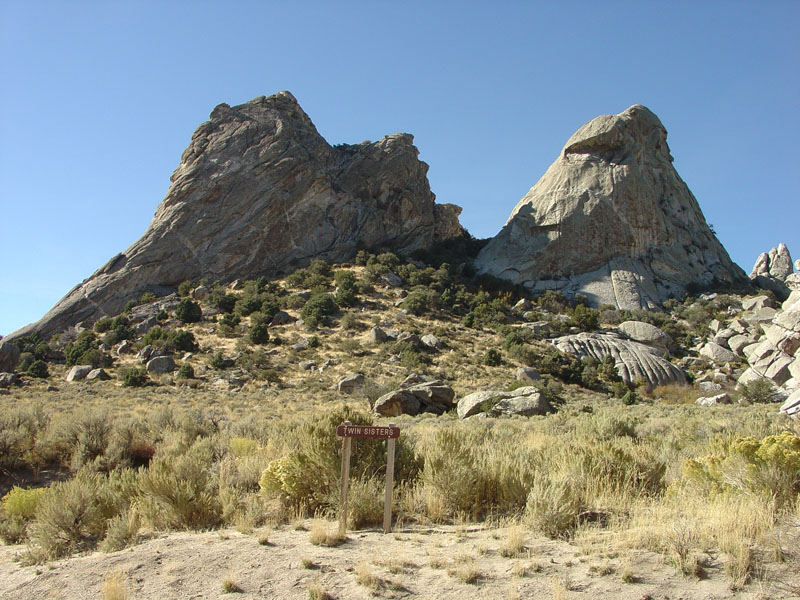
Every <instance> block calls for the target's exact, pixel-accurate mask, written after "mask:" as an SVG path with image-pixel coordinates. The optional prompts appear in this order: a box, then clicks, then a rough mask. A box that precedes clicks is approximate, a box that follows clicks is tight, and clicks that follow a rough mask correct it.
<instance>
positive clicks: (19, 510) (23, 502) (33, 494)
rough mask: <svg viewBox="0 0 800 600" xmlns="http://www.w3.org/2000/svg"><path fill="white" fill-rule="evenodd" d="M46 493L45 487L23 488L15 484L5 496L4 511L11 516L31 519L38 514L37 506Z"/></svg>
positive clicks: (3, 501) (26, 519)
mask: <svg viewBox="0 0 800 600" xmlns="http://www.w3.org/2000/svg"><path fill="white" fill-rule="evenodd" d="M45 493H46V490H45V489H44V488H35V489H22V488H21V487H17V486H14V487H13V488H11V491H10V492H8V493H7V494H6V495H5V496H3V500H2V503H3V511H5V513H6V514H7V515H8V516H10V517H20V518H21V519H24V520H25V521H30V520H31V519H33V518H34V516H36V507H37V506H38V505H39V502H40V501H41V499H42V497H43V496H44V494H45Z"/></svg>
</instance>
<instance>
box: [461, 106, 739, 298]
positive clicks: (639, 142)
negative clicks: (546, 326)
mask: <svg viewBox="0 0 800 600" xmlns="http://www.w3.org/2000/svg"><path fill="white" fill-rule="evenodd" d="M476 265H477V267H478V269H479V271H481V272H485V273H489V274H492V275H495V276H497V277H502V278H504V279H508V280H511V281H513V282H515V283H518V284H522V285H524V286H525V287H526V288H528V289H530V290H532V291H533V292H535V293H536V292H543V291H544V290H547V289H559V290H561V291H562V292H564V293H565V294H567V295H575V294H582V295H584V296H586V297H587V298H588V300H589V302H590V303H591V304H592V305H594V306H598V305H601V304H611V305H614V306H616V307H618V308H623V309H637V308H653V307H655V306H657V305H659V304H660V303H661V302H663V301H664V300H666V299H667V298H669V297H670V296H671V295H678V294H680V293H682V292H683V291H684V290H685V289H686V288H687V286H690V285H695V286H701V287H704V286H712V285H741V284H744V285H747V282H748V280H747V277H746V275H745V273H744V272H743V271H742V270H741V269H740V268H739V267H738V266H736V265H735V264H734V263H733V262H732V261H731V259H730V257H729V256H728V253H727V252H726V251H725V249H724V248H723V247H722V245H721V244H720V242H719V241H718V240H717V238H716V236H715V235H714V233H713V232H712V231H711V228H710V227H709V226H708V224H707V223H706V221H705V218H704V216H703V213H702V212H701V210H700V207H699V205H698V203H697V200H696V199H695V198H694V196H693V195H692V193H691V191H689V188H688V187H687V185H686V184H685V183H684V182H683V180H681V178H680V176H679V175H678V173H677V171H676V170H675V168H674V167H673V165H672V156H671V155H670V150H669V146H668V145H667V132H666V130H665V129H664V127H663V125H662V124H661V122H660V121H659V119H658V117H656V115H654V114H653V113H652V112H650V111H649V110H648V109H647V108H645V107H644V106H640V105H635V106H632V107H630V108H629V109H627V110H626V111H624V112H622V113H620V114H618V115H602V116H600V117H597V118H596V119H594V120H592V121H590V122H589V123H587V124H586V125H584V126H583V127H581V128H580V129H579V130H578V131H577V133H575V134H574V135H573V136H572V137H571V138H570V139H569V140H568V141H567V143H566V145H565V146H564V149H563V150H562V152H561V155H560V156H559V158H558V159H557V160H556V161H555V162H554V163H553V164H552V165H551V166H550V168H549V169H548V170H547V172H546V173H545V174H544V176H543V177H542V178H541V179H540V180H539V182H538V183H537V184H536V185H535V186H533V187H532V188H531V190H530V191H529V192H528V193H527V194H526V195H525V197H523V198H522V200H520V202H519V203H518V204H517V206H516V207H515V208H514V210H513V212H512V213H511V216H510V217H509V219H508V221H507V222H506V224H505V226H504V227H503V229H502V230H501V231H500V233H499V234H498V235H497V236H496V237H495V238H493V239H492V240H491V241H490V242H489V243H488V244H487V245H486V246H485V247H484V248H483V250H482V251H481V253H480V254H479V256H478V258H477V261H476Z"/></svg>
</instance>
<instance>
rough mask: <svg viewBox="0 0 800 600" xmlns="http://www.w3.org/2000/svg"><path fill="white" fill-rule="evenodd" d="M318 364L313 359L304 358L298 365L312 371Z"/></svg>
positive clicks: (304, 369)
mask: <svg viewBox="0 0 800 600" xmlns="http://www.w3.org/2000/svg"><path fill="white" fill-rule="evenodd" d="M316 365H317V363H315V362H314V361H313V360H303V361H300V362H299V363H298V365H297V366H298V367H300V368H301V369H302V370H303V371H311V370H313V369H314V367H315V366H316Z"/></svg>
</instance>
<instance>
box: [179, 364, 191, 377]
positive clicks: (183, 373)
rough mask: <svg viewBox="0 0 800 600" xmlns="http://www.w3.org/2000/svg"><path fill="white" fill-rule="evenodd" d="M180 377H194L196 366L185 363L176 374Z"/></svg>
mask: <svg viewBox="0 0 800 600" xmlns="http://www.w3.org/2000/svg"><path fill="white" fill-rule="evenodd" d="M176 377H177V378H178V379H194V368H193V367H192V365H190V364H188V363H184V364H182V365H181V366H180V368H179V369H178V373H177V375H176Z"/></svg>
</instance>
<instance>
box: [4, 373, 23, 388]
mask: <svg viewBox="0 0 800 600" xmlns="http://www.w3.org/2000/svg"><path fill="white" fill-rule="evenodd" d="M19 384H20V378H19V375H17V374H16V373H0V389H5V388H8V387H11V386H12V385H19Z"/></svg>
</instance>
